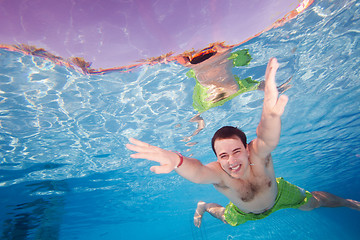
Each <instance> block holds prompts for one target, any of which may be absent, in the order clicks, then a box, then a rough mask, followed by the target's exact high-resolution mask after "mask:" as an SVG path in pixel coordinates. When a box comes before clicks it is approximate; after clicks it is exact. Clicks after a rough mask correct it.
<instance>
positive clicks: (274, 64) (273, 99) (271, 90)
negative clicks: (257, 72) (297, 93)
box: [263, 58, 288, 117]
mask: <svg viewBox="0 0 360 240" xmlns="http://www.w3.org/2000/svg"><path fill="white" fill-rule="evenodd" d="M278 68H279V63H278V61H277V59H276V58H271V59H270V60H269V63H268V65H267V68H266V73H265V89H264V92H265V96H264V105H263V117H264V115H265V116H273V117H280V116H281V115H282V114H283V113H284V110H285V106H286V104H287V102H288V97H287V96H285V95H281V96H280V97H279V91H278V89H277V87H276V83H275V74H276V71H277V69H278Z"/></svg>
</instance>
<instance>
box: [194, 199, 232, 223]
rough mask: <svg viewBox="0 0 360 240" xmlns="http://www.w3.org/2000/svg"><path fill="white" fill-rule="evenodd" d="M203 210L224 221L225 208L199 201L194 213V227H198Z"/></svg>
mask: <svg viewBox="0 0 360 240" xmlns="http://www.w3.org/2000/svg"><path fill="white" fill-rule="evenodd" d="M205 212H208V213H210V214H211V215H212V216H213V217H215V218H217V219H220V220H221V221H223V222H224V223H226V221H225V217H224V212H225V208H224V207H223V206H220V205H219V204H216V203H206V202H203V201H199V202H198V204H197V208H196V211H195V215H194V224H195V226H196V227H200V225H201V220H202V217H203V215H204V213H205Z"/></svg>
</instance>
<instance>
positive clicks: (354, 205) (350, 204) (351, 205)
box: [345, 199, 360, 211]
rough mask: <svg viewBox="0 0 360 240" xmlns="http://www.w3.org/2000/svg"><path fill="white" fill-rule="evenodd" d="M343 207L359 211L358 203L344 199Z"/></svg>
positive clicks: (359, 203)
mask: <svg viewBox="0 0 360 240" xmlns="http://www.w3.org/2000/svg"><path fill="white" fill-rule="evenodd" d="M345 206H346V207H349V208H352V209H355V210H358V211H360V202H358V201H355V200H352V199H346V205H345Z"/></svg>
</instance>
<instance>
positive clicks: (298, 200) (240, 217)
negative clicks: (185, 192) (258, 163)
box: [224, 178, 312, 226]
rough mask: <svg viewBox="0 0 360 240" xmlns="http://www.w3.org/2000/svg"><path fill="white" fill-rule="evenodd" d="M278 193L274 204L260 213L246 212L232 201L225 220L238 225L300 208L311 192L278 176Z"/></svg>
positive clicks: (228, 206) (226, 210)
mask: <svg viewBox="0 0 360 240" xmlns="http://www.w3.org/2000/svg"><path fill="white" fill-rule="evenodd" d="M276 182H277V184H278V194H277V196H276V200H275V204H274V206H273V207H272V208H271V209H269V210H267V211H266V212H263V213H260V214H254V213H244V212H242V211H241V210H240V209H239V208H238V207H236V206H235V205H234V204H233V203H232V202H230V203H229V204H228V205H227V206H226V209H225V213H224V216H225V220H226V222H227V223H228V224H230V225H231V226H238V225H240V224H242V223H245V222H247V221H249V220H259V219H263V218H265V217H267V216H269V215H270V214H271V213H273V212H275V211H277V210H280V209H284V208H298V207H300V206H302V205H304V204H305V203H307V202H308V201H309V199H310V198H311V197H312V195H311V193H310V192H308V191H304V190H302V189H301V188H299V187H297V186H295V185H293V184H291V183H289V182H287V181H285V180H284V179H283V178H276Z"/></svg>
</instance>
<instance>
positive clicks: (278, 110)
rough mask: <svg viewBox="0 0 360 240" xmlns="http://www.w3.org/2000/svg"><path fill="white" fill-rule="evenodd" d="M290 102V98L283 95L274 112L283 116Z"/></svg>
mask: <svg viewBox="0 0 360 240" xmlns="http://www.w3.org/2000/svg"><path fill="white" fill-rule="evenodd" d="M288 100H289V98H288V96H286V95H281V96H280V97H279V99H278V100H277V102H276V104H275V106H274V112H276V113H277V114H279V115H282V114H283V112H284V110H285V106H286V104H287V102H288Z"/></svg>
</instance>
